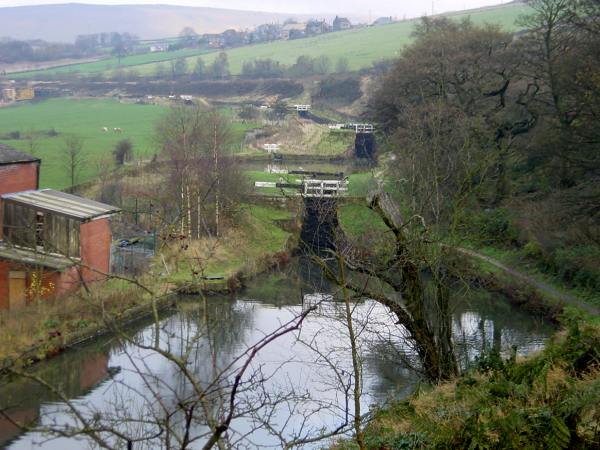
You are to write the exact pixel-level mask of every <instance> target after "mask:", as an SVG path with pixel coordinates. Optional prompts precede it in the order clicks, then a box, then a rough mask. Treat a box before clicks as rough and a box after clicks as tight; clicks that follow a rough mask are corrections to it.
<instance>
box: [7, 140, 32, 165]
mask: <svg viewBox="0 0 600 450" xmlns="http://www.w3.org/2000/svg"><path fill="white" fill-rule="evenodd" d="M39 160H40V159H39V158H36V157H35V156H31V155H28V154H27V153H23V152H20V151H18V150H17V149H15V148H12V147H9V146H8V145H4V144H0V165H2V164H16V163H26V162H36V161H39Z"/></svg>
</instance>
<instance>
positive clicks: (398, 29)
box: [134, 4, 528, 75]
mask: <svg viewBox="0 0 600 450" xmlns="http://www.w3.org/2000/svg"><path fill="white" fill-rule="evenodd" d="M527 10H528V7H527V6H525V5H523V4H508V5H505V6H498V7H495V8H486V9H479V10H472V11H463V12H459V13H452V14H448V16H449V17H452V18H455V19H457V20H460V19H465V18H470V19H471V20H472V21H473V22H475V23H493V24H497V25H499V26H501V27H502V28H504V29H506V30H510V31H512V30H516V29H517V24H516V21H517V19H518V18H519V17H520V16H521V15H522V14H524V13H525V12H527ZM418 20H419V19H415V20H407V21H403V22H397V23H392V24H389V25H382V26H377V27H365V28H358V29H353V30H348V31H341V32H337V33H328V34H324V35H321V36H317V37H312V38H307V39H297V40H292V41H276V42H272V43H268V44H257V45H249V46H245V47H239V48H235V49H231V50H228V51H227V54H228V56H229V61H230V64H231V72H232V73H233V74H234V75H237V74H239V73H240V72H241V69H242V65H243V63H244V62H245V61H252V60H255V59H260V58H272V59H275V60H277V61H280V62H281V63H283V64H293V63H294V62H295V61H296V58H297V57H298V56H300V55H308V56H312V57H317V56H321V55H327V56H329V57H331V58H332V60H333V61H334V63H335V61H336V60H337V59H338V58H340V57H346V58H348V60H349V63H350V69H352V70H357V69H362V68H365V67H368V66H370V65H371V64H372V63H374V62H376V61H378V60H381V59H386V58H394V57H396V56H398V55H399V53H400V51H401V50H402V47H404V46H405V45H406V44H408V43H409V42H410V41H411V34H412V32H413V30H414V27H415V24H416V23H418ZM216 54H217V53H216V52H215V53H212V54H207V55H205V56H204V57H203V58H204V60H205V62H207V63H211V62H212V61H213V59H214V58H215V57H216ZM195 59H196V58H195V57H192V58H190V59H189V60H188V66H189V67H193V64H194V61H195ZM134 68H135V69H137V70H138V71H139V72H140V74H152V73H154V71H155V70H156V64H145V65H141V66H137V67H134Z"/></svg>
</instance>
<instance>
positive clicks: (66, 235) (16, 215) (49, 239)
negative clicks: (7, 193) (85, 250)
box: [3, 201, 80, 258]
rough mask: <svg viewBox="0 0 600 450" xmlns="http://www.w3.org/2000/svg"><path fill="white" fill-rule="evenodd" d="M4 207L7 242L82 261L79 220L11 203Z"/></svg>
mask: <svg viewBox="0 0 600 450" xmlns="http://www.w3.org/2000/svg"><path fill="white" fill-rule="evenodd" d="M3 206H4V239H5V240H6V241H7V242H8V243H9V244H11V245H15V246H18V247H25V248H30V249H32V250H36V251H40V252H43V253H54V254H59V255H63V256H67V257H70V258H79V256H80V252H79V226H80V222H79V221H77V220H73V219H70V218H68V217H64V216H60V215H57V214H52V213H50V212H46V211H38V210H36V209H34V208H30V207H27V206H24V205H19V204H16V203H12V202H10V201H5V202H3Z"/></svg>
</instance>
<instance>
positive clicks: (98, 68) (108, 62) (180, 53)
mask: <svg viewBox="0 0 600 450" xmlns="http://www.w3.org/2000/svg"><path fill="white" fill-rule="evenodd" d="M206 52H207V50H199V49H189V48H188V49H183V50H176V51H172V52H157V53H144V54H141V55H131V56H126V57H124V58H121V64H120V67H121V68H123V69H126V70H127V69H130V68H132V66H137V67H139V66H140V65H143V64H150V63H159V62H163V61H169V60H173V59H177V58H186V57H191V56H198V55H201V54H203V53H206ZM116 67H119V60H118V59H117V58H116V57H110V58H105V59H101V60H99V61H94V62H88V63H81V64H69V65H67V66H61V67H52V68H49V69H41V70H31V71H27V72H20V73H11V74H9V77H10V78H31V77H35V76H36V75H40V74H44V75H52V74H60V73H82V74H93V73H100V72H106V71H110V70H113V69H115V68H116ZM137 67H136V69H137Z"/></svg>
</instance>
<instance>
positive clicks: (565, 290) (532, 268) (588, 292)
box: [473, 246, 600, 307]
mask: <svg viewBox="0 0 600 450" xmlns="http://www.w3.org/2000/svg"><path fill="white" fill-rule="evenodd" d="M473 249H474V250H477V251H478V252H480V253H481V254H483V255H486V256H489V257H491V258H494V259H496V260H498V261H500V262H502V263H503V264H505V265H507V266H510V267H512V268H514V269H516V270H518V271H519V272H521V273H523V274H526V275H528V276H530V277H533V278H535V279H536V280H539V281H540V282H542V283H544V284H546V285H548V286H550V287H552V288H553V289H555V290H556V291H558V292H559V293H562V294H564V295H566V296H569V297H576V298H578V299H581V300H583V301H585V302H586V303H588V304H590V305H592V306H595V307H600V292H599V291H598V290H597V289H592V288H585V287H581V286H573V285H569V284H568V283H566V282H564V281H563V280H561V279H560V278H559V277H557V276H553V275H552V274H549V273H547V272H544V271H542V270H541V269H540V265H539V263H538V262H536V261H535V259H533V258H531V257H530V256H529V255H528V254H527V252H526V250H524V249H517V248H512V249H507V248H504V249H502V248H497V247H491V246H482V247H477V248H474V247H473ZM482 268H484V269H485V270H486V271H488V272H491V273H498V270H497V269H495V268H494V267H491V266H490V265H489V264H487V265H486V264H482Z"/></svg>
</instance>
